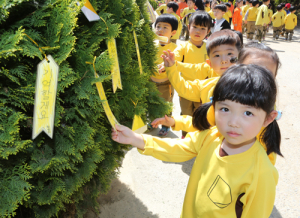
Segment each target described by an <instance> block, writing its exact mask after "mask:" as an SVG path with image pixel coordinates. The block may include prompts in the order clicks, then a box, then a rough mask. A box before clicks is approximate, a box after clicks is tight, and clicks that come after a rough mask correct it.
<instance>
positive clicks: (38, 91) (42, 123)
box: [24, 33, 59, 139]
mask: <svg viewBox="0 0 300 218" xmlns="http://www.w3.org/2000/svg"><path fill="white" fill-rule="evenodd" d="M24 35H25V36H27V37H28V38H29V39H30V40H31V41H32V42H33V43H34V44H35V45H36V46H37V47H38V48H39V50H40V52H41V53H42V54H43V55H44V56H45V59H44V60H42V61H41V62H40V63H39V64H38V66H37V76H36V85H35V97H34V111H33V129H32V139H35V138H36V137H37V136H38V135H39V134H40V133H41V132H42V131H44V132H45V133H46V134H47V135H48V136H49V137H50V138H51V139H52V138H53V131H54V118H55V101H56V90H57V81H58V73H59V66H58V64H57V63H56V62H55V60H54V58H53V57H52V56H51V55H48V56H47V55H46V54H45V52H44V51H43V48H50V47H40V46H39V45H38V44H37V43H36V42H35V41H34V40H33V39H32V38H31V37H29V36H28V35H27V34H26V33H24Z"/></svg>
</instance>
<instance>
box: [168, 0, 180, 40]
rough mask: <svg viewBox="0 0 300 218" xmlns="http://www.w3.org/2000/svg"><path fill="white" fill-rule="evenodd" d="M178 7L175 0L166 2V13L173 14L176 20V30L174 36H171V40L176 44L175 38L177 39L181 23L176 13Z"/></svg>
mask: <svg viewBox="0 0 300 218" xmlns="http://www.w3.org/2000/svg"><path fill="white" fill-rule="evenodd" d="M178 8H179V6H178V4H177V3H176V2H169V3H168V4H167V13H168V14H172V15H174V16H175V17H176V19H177V21H178V29H177V32H176V34H175V35H174V36H172V39H171V42H173V43H175V44H176V41H177V39H179V36H180V33H181V30H182V23H181V20H180V17H179V16H178V15H177V14H176V12H177V10H178Z"/></svg>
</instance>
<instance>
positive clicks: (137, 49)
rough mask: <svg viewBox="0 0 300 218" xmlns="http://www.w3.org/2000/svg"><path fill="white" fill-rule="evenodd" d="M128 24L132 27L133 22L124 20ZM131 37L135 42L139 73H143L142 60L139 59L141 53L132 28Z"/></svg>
mask: <svg viewBox="0 0 300 218" xmlns="http://www.w3.org/2000/svg"><path fill="white" fill-rule="evenodd" d="M126 21H127V22H128V23H129V24H131V25H132V28H133V24H132V23H131V22H130V21H128V20H126ZM133 38H134V42H135V48H136V53H137V57H138V62H139V67H140V74H143V67H142V61H141V55H140V48H139V44H138V40H137V37H136V33H135V31H134V29H133Z"/></svg>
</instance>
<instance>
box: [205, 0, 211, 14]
mask: <svg viewBox="0 0 300 218" xmlns="http://www.w3.org/2000/svg"><path fill="white" fill-rule="evenodd" d="M205 11H206V12H207V13H208V12H209V11H210V2H209V1H206V2H205Z"/></svg>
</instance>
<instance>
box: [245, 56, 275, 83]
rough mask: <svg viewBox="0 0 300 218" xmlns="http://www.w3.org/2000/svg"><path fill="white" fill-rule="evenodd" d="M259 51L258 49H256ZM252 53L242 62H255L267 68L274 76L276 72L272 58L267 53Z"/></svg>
mask: <svg viewBox="0 0 300 218" xmlns="http://www.w3.org/2000/svg"><path fill="white" fill-rule="evenodd" d="M258 52H259V51H258ZM258 52H257V53H254V52H253V54H252V55H249V56H248V57H247V58H246V59H245V60H244V61H243V63H242V64H255V65H258V66H261V67H265V68H267V69H268V70H269V71H271V72H272V74H273V76H274V78H275V77H276V74H277V64H276V63H274V61H273V59H272V58H271V57H270V56H269V55H262V54H261V53H258Z"/></svg>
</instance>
